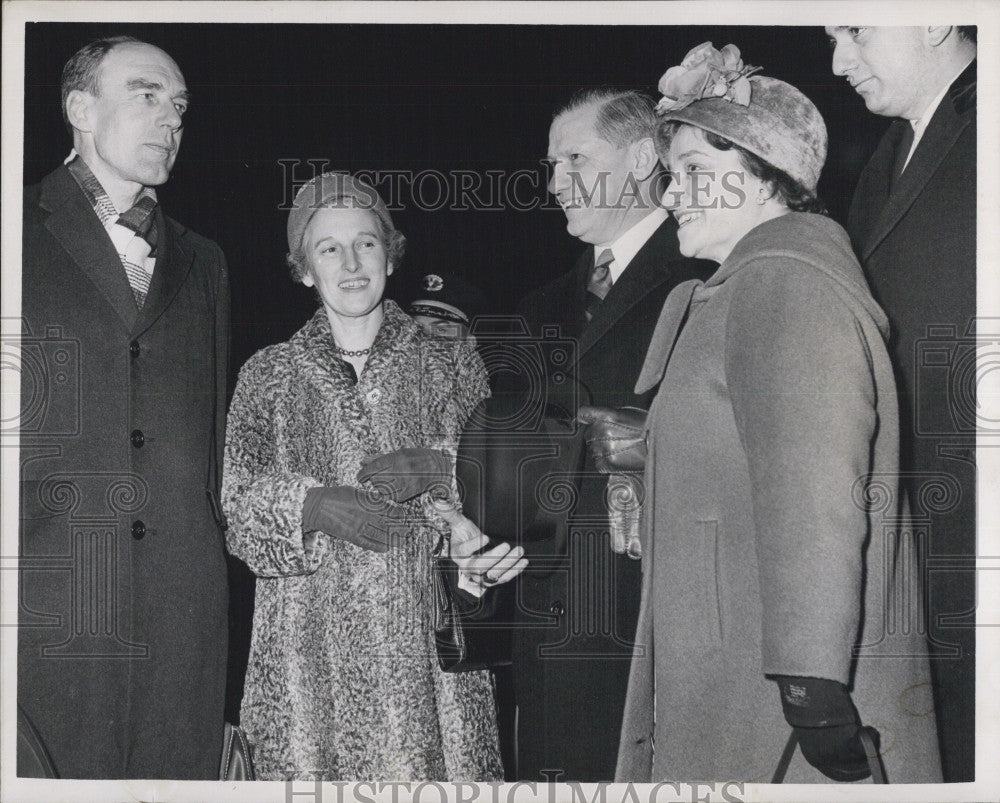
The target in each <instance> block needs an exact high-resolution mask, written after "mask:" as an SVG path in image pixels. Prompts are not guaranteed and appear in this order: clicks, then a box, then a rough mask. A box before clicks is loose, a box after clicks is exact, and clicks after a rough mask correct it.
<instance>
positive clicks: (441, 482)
mask: <svg viewBox="0 0 1000 803" xmlns="http://www.w3.org/2000/svg"><path fill="white" fill-rule="evenodd" d="M358 482H367V483H371V485H372V486H373V487H374V488H375V489H376V490H377V491H380V492H382V493H385V494H386V495H387V496H388V497H389V498H390V499H392V501H394V502H405V501H407V500H408V499H412V498H413V497H415V496H420V494H422V493H425V492H428V491H429V492H430V493H431V495H432V496H439V497H445V496H447V495H448V493H449V492H450V490H451V459H450V458H449V457H448V455H446V454H445V453H444V452H439V451H437V450H436V449H397V450H396V451H395V452H389V453H388V454H383V455H379V456H378V457H373V458H371V459H369V460H366V461H365V462H364V463H363V464H362V466H361V470H360V471H359V472H358Z"/></svg>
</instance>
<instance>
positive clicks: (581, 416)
mask: <svg viewBox="0 0 1000 803" xmlns="http://www.w3.org/2000/svg"><path fill="white" fill-rule="evenodd" d="M576 418H577V421H579V422H580V423H581V424H586V425H587V427H586V429H584V431H583V438H584V440H585V441H586V442H587V448H588V449H589V450H590V453H591V454H592V455H593V457H594V465H595V466H597V470H598V471H600V472H601V473H603V474H614V473H625V472H640V471H642V470H643V469H644V468H645V466H646V411H645V410H640V409H638V408H637V407H616V408H611V407H590V406H589V405H584V406H582V407H581V408H580V409H579V411H578V412H577V414H576Z"/></svg>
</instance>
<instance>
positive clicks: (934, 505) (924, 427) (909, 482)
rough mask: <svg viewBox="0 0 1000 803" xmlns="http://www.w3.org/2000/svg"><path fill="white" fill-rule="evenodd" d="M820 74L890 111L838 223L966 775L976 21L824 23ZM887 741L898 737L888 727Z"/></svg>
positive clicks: (970, 744) (950, 746)
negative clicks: (847, 244)
mask: <svg viewBox="0 0 1000 803" xmlns="http://www.w3.org/2000/svg"><path fill="white" fill-rule="evenodd" d="M826 31H827V34H828V35H829V36H830V39H831V44H832V45H833V48H834V51H833V72H834V73H835V74H837V75H842V76H844V77H845V78H847V80H848V82H849V83H850V84H851V86H852V87H854V89H855V91H856V92H857V93H858V94H859V95H860V96H861V97H862V98H863V99H864V101H865V105H866V106H867V107H868V110H869V111H871V112H873V113H875V114H879V115H882V116H885V117H892V118H895V119H894V120H893V122H892V124H891V125H890V126H889V129H888V131H887V132H886V134H885V136H884V137H883V139H882V141H881V142H880V143H879V145H878V148H877V149H876V151H875V153H874V155H873V156H872V158H871V161H870V162H869V163H868V165H867V166H866V167H865V169H864V171H863V173H862V174H861V178H860V180H859V182H858V186H857V189H856V191H855V194H854V201H853V203H852V205H851V210H850V215H849V218H848V225H847V228H848V231H849V232H850V234H851V238H852V240H853V243H854V247H855V249H856V251H857V253H858V257H859V258H860V260H861V263H862V265H863V266H864V268H865V271H866V273H867V275H868V279H869V281H870V282H871V285H872V290H873V293H874V295H875V298H876V300H877V301H878V302H879V303H880V304H881V305H882V307H883V308H884V309H885V311H886V313H887V314H888V316H889V321H890V326H891V333H890V342H889V350H890V354H891V355H892V358H893V361H894V365H895V370H896V382H897V385H898V386H899V400H900V421H901V427H902V432H901V437H900V469H901V471H902V472H903V473H904V478H903V487H904V488H905V489H906V493H907V496H908V502H909V505H910V510H911V513H912V514H913V516H914V518H915V520H916V522H917V523H918V525H919V526H920V528H921V530H922V531H923V533H924V538H925V539H926V541H925V544H924V546H925V549H926V554H927V559H928V569H929V572H928V574H927V575H926V576H927V577H928V581H927V588H926V592H927V593H928V595H929V614H930V620H929V627H930V631H929V637H930V646H931V655H932V660H931V671H932V677H933V682H934V687H935V698H936V709H937V711H936V714H937V717H938V728H939V733H940V734H941V751H942V763H943V769H944V780H945V781H971V780H973V776H974V771H975V630H974V624H975V606H976V593H975V572H974V571H973V568H974V565H975V564H974V561H975V554H976V515H975V492H976V466H975V437H976V434H975V427H976V403H975V381H976V376H975V374H976V358H975V337H976V330H975V313H976V29H975V28H974V27H972V28H962V27H952V26H930V27H909V28H892V27H853V28H852V27H831V28H827V29H826ZM900 738H905V734H901V735H900Z"/></svg>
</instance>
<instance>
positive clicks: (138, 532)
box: [132, 519, 146, 541]
mask: <svg viewBox="0 0 1000 803" xmlns="http://www.w3.org/2000/svg"><path fill="white" fill-rule="evenodd" d="M145 535H146V525H145V524H144V523H143V522H142V520H141V519H137V520H136V521H133V522H132V537H133V538H134V539H135V540H136V541H141V540H142V538H143V536H145Z"/></svg>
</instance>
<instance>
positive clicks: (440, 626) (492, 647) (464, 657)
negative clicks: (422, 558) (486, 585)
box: [431, 558, 513, 672]
mask: <svg viewBox="0 0 1000 803" xmlns="http://www.w3.org/2000/svg"><path fill="white" fill-rule="evenodd" d="M449 564H450V561H447V562H446V561H445V560H444V559H442V558H439V559H438V560H437V561H436V563H435V565H434V568H433V571H432V572H431V575H432V582H433V586H434V645H435V647H436V648H437V657H438V665H439V666H440V667H441V669H442V670H443V671H445V672H471V671H474V670H478V669H487V668H489V667H491V666H504V665H507V664H510V663H511V630H510V626H509V625H505V624H503V620H504V619H506V621H508V622H509V621H510V617H509V616H506V617H505V616H504V615H503V614H504V613H506V612H508V611H509V609H510V607H511V605H512V602H513V597H512V595H511V593H510V590H509V589H508V588H507V586H509V585H510V583H505V584H502V585H499V586H493V587H491V588H490V589H489V590H488V591H487V594H492V595H495V597H494V599H491V600H490V601H489V602H490V604H491V606H493V607H495V610H494V611H491V612H490V615H489V616H488V617H487V616H483V618H481V619H480V618H476V617H475V616H474V613H475V612H474V611H463V610H462V607H461V605H460V604H459V602H458V600H457V591H456V590H455V588H454V587H453V584H452V578H453V577H454V576H456V575H457V571H456V569H455V567H454V565H449Z"/></svg>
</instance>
